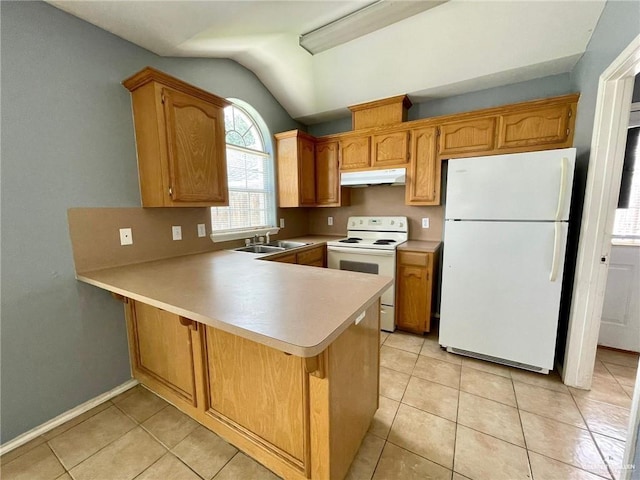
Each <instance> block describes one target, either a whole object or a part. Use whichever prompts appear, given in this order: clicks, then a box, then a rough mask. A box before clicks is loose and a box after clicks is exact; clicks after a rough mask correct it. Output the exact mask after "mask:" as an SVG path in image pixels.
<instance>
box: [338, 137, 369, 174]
mask: <svg viewBox="0 0 640 480" xmlns="http://www.w3.org/2000/svg"><path fill="white" fill-rule="evenodd" d="M370 166H371V137H370V136H369V135H364V136H352V137H344V138H342V139H340V169H341V170H358V169H365V168H369V167H370Z"/></svg>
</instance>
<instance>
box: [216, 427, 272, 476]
mask: <svg viewBox="0 0 640 480" xmlns="http://www.w3.org/2000/svg"><path fill="white" fill-rule="evenodd" d="M220 438H222V437H220ZM223 440H224V439H223ZM225 441H226V440H225ZM230 445H231V444H230ZM234 448H235V447H234ZM239 453H240V450H238V449H237V448H236V453H234V454H233V455H232V456H231V458H230V459H229V460H227V461H226V462H225V464H224V465H222V467H220V470H218V471H217V472H216V473H215V475H214V476H213V477H211V480H215V478H216V477H217V476H218V475H220V472H221V471H222V470H224V467H226V466H227V465H229V463H230V462H231V460H233V459H234V458H236V456H237V455H238V454H239ZM258 463H259V464H260V465H262V464H261V463H260V462H258ZM262 466H263V467H264V465H262ZM264 468H267V467H264ZM267 470H269V469H268V468H267ZM269 471H270V472H271V470H269ZM271 473H273V472H271ZM274 475H275V473H274Z"/></svg>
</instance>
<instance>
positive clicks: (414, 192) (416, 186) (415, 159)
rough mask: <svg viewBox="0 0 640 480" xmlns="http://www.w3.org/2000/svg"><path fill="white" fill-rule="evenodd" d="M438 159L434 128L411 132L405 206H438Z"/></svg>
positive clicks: (439, 163)
mask: <svg viewBox="0 0 640 480" xmlns="http://www.w3.org/2000/svg"><path fill="white" fill-rule="evenodd" d="M440 165H441V162H440V159H439V158H438V155H437V152H436V128H435V127H426V128H419V129H416V130H412V131H411V164H410V165H409V172H408V175H407V177H408V178H407V186H406V198H405V203H406V204H407V205H439V204H440Z"/></svg>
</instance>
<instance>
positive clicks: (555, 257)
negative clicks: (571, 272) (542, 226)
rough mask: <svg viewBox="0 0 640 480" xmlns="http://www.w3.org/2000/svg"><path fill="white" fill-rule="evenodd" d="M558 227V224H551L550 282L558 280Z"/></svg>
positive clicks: (559, 224)
mask: <svg viewBox="0 0 640 480" xmlns="http://www.w3.org/2000/svg"><path fill="white" fill-rule="evenodd" d="M560 226H561V223H560V222H555V223H554V224H553V227H554V235H553V259H552V260H551V273H550V274H549V281H550V282H555V281H556V279H557V278H558V265H559V263H560V252H559V250H560Z"/></svg>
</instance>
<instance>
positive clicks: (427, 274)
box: [396, 252, 432, 333]
mask: <svg viewBox="0 0 640 480" xmlns="http://www.w3.org/2000/svg"><path fill="white" fill-rule="evenodd" d="M431 272H432V256H431V255H430V254H428V253H423V252H398V268H397V272H396V274H397V278H396V282H397V284H398V286H397V292H396V295H397V297H396V323H397V325H398V328H399V329H401V330H408V331H411V332H415V333H424V332H428V331H429V329H430V324H431Z"/></svg>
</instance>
